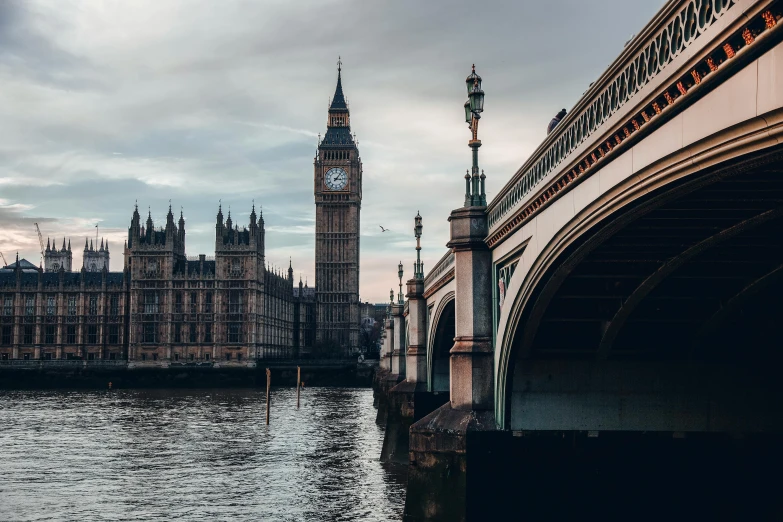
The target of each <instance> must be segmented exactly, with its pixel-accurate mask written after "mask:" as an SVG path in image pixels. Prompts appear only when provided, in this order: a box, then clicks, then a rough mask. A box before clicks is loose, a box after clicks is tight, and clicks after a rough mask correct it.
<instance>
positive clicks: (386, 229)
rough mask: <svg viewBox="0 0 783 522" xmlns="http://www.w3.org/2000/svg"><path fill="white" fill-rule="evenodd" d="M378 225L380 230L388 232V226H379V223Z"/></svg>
mask: <svg viewBox="0 0 783 522" xmlns="http://www.w3.org/2000/svg"><path fill="white" fill-rule="evenodd" d="M378 226H379V227H381V232H388V231H389V229H388V228H383V226H381V225H378Z"/></svg>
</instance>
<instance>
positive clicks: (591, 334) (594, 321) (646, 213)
mask: <svg viewBox="0 0 783 522" xmlns="http://www.w3.org/2000/svg"><path fill="white" fill-rule="evenodd" d="M782 119H783V113H782V112H781V111H780V110H778V111H775V112H773V113H771V114H769V115H767V117H766V118H756V119H754V120H751V121H747V122H744V123H743V124H740V125H737V126H733V127H730V128H727V129H725V130H723V131H721V132H719V133H716V134H714V135H712V136H710V137H709V138H706V139H703V140H701V141H699V142H696V143H695V144H692V145H691V146H689V147H685V148H683V149H681V150H677V151H676V152H675V153H674V154H671V155H670V156H668V157H666V158H664V159H662V160H660V161H657V162H656V163H653V164H652V165H650V166H648V167H646V168H644V169H641V170H640V171H638V172H636V173H635V174H634V175H632V176H628V177H626V178H625V179H623V180H622V181H619V182H617V183H616V185H615V186H614V187H613V188H611V189H610V190H607V191H606V192H604V193H603V194H602V195H601V197H598V198H596V199H595V200H593V201H592V202H591V203H589V204H587V205H585V206H584V208H583V209H582V210H581V211H580V212H576V213H575V214H573V215H572V217H571V218H570V219H568V220H567V221H566V222H564V223H561V224H559V226H554V225H553V226H552V228H553V230H552V231H551V234H550V235H549V236H546V234H541V233H539V232H540V230H541V229H542V228H544V227H542V226H541V220H542V218H541V217H539V218H538V219H539V224H538V228H537V229H535V230H536V231H537V232H536V234H527V239H526V238H525V237H522V241H529V242H530V244H531V246H533V248H530V247H529V248H527V249H526V250H525V252H524V253H523V259H522V260H521V261H520V266H521V267H522V270H519V269H518V270H517V277H514V278H512V280H511V282H510V285H509V287H508V289H507V297H506V304H505V306H504V307H503V309H502V310H501V312H500V315H499V321H498V328H497V332H498V335H497V344H496V375H497V381H496V418H497V421H498V424H499V425H500V426H501V427H504V428H511V429H518V428H519V427H518V426H516V425H515V422H514V419H513V418H512V417H513V416H514V414H513V412H512V399H513V396H514V393H515V385H514V374H515V372H516V371H517V370H518V369H519V367H520V365H524V364H526V363H525V361H530V360H531V359H533V358H539V357H544V358H546V357H552V356H558V357H559V356H564V357H574V358H587V359H590V360H598V361H602V360H607V359H617V358H618V357H630V358H633V357H639V356H640V354H641V353H642V352H643V351H644V350H647V353H648V355H649V356H650V357H653V358H655V357H661V356H662V352H666V350H662V349H661V348H660V346H656V345H655V343H656V342H658V343H662V342H664V343H666V344H667V345H670V346H669V348H670V349H669V351H670V352H671V351H672V349H673V348H672V347H674V346H675V345H676V348H678V349H684V350H685V352H684V353H685V354H683V353H677V354H675V353H668V354H663V355H665V357H664V358H667V357H668V358H672V357H674V358H683V357H684V358H685V359H688V360H693V359H699V357H702V356H704V355H705V350H704V347H705V344H708V343H714V342H715V340H716V338H720V335H719V333H718V332H720V331H722V328H721V326H722V325H723V321H724V319H725V318H726V317H727V316H728V315H729V314H730V311H731V310H737V309H739V307H740V306H741V305H748V303H751V304H752V301H753V299H754V298H755V299H767V300H768V299H769V295H770V294H769V289H770V288H781V287H783V285H781V280H782V279H783V277H782V276H781V273H783V267H782V266H781V263H783V243H782V242H781V239H779V237H783V236H776V235H775V234H779V231H780V229H781V228H783V213H782V212H783V205H782V204H781V201H782V200H781V197H783V196H781V195H782V194H783V183H782V181H783V150H781V148H780V147H779V146H777V143H779V140H780V137H781V135H783V130H781V128H780V127H781V123H780V122H781V120H782ZM780 143H783V142H780ZM628 154H630V151H628V152H626V153H625V155H628ZM622 161H624V160H623V157H622V156H621V157H618V158H617V159H616V160H615V162H622ZM611 165H612V164H609V166H611ZM604 168H606V167H604ZM598 174H600V171H599V173H598ZM586 181H589V179H588V180H586ZM597 183H598V182H597V181H596V184H597ZM743 184H744V186H743ZM754 184H755V187H752V185H754ZM576 188H577V189H578V188H579V187H578V186H577V187H576ZM745 189H747V190H748V191H749V192H748V194H749V195H750V196H752V197H750V198H749V199H747V198H746V201H751V200H752V201H753V202H754V203H752V204H750V203H749V204H745V205H744V206H743V204H740V205H735V206H734V207H731V206H730V203H731V201H737V202H741V201H742V199H743V198H733V197H731V194H732V192H733V194H737V191H738V190H745ZM721 191H723V192H721ZM716 194H717V195H716ZM721 194H722V195H721ZM710 198H713V200H714V201H713V202H714V203H715V204H717V205H723V207H720V208H721V212H722V213H723V214H724V215H730V216H732V217H730V218H728V219H721V218H720V217H719V216H717V215H715V216H712V215H710V214H712V213H711V212H710V206H709V205H706V204H704V202H705V201H708V200H710ZM776 198H777V199H776ZM555 204H557V202H555ZM683 205H686V206H683ZM687 205H692V206H693V205H695V206H694V207H693V208H690V209H689V208H686V207H687ZM726 205H729V206H726ZM553 207H554V205H553ZM550 208H552V207H550ZM690 211H694V212H693V213H692V215H691V216H688V212H690ZM715 214H717V213H715ZM667 215H668V217H667ZM676 216H679V217H676ZM666 219H671V220H672V223H675V222H678V221H684V222H685V225H683V226H681V227H679V229H680V230H686V229H687V227H688V225H687V223H688V221H687V220H688V219H693V220H696V221H694V222H697V223H698V225H697V227H696V228H699V230H700V232H698V233H695V232H694V234H691V235H687V234H685V235H684V236H683V237H682V238H680V240H679V243H678V242H677V240H673V241H668V242H667V241H662V242H661V244H660V245H658V247H656V248H653V249H652V250H650V251H648V252H647V254H648V255H649V256H650V259H645V258H644V255H642V254H644V253H645V251H644V250H643V249H642V248H647V247H649V245H644V244H643V243H644V241H637V242H636V245H637V247H638V248H635V247H634V245H635V243H634V236H633V234H636V236H635V237H636V239H638V238H639V237H642V235H643V234H644V233H646V232H644V231H645V230H647V229H649V227H650V226H651V223H655V222H656V220H657V221H658V222H659V223H660V222H665V220H666ZM698 220H701V221H698ZM656 226H657V225H656ZM664 229H666V227H663V228H662V229H661V230H664ZM677 229H678V227H677V226H675V225H673V224H672V226H670V227H669V228H668V230H669V231H674V232H676V231H677ZM518 233H520V234H521V235H522V236H525V235H526V234H525V232H524V229H523V231H520V232H518ZM754 241H755V242H754ZM743 242H744V243H743ZM765 243H766V244H768V245H770V246H771V248H770V249H769V251H768V252H767V253H766V254H764V253H763V251H764V244H765ZM729 245H740V246H739V247H736V248H733V249H730V248H728V246H729ZM743 245H744V246H745V247H746V248H745V249H744V250H743V249H742V246H743ZM622 249H625V250H624V251H622V252H621V250H622ZM728 251H731V252H733V254H732V255H734V256H736V257H735V258H734V259H733V261H735V262H736V263H740V264H742V263H745V264H746V265H748V266H750V265H753V267H754V268H753V269H747V270H746V271H745V272H744V273H743V274H736V273H735V274H730V273H727V271H726V268H727V265H728V263H724V265H726V266H723V267H721V263H722V262H723V261H724V259H721V257H722V256H726V255H727V252H728ZM760 252H762V253H760ZM612 256H614V257H612ZM623 256H625V258H624V259H623ZM776 256H778V257H777V258H776ZM602 263H603V267H602V266H601V265H602ZM623 263H625V266H624V265H623ZM607 267H613V268H616V267H620V270H621V271H622V270H625V269H628V267H632V268H631V269H630V270H629V273H625V274H624V273H622V272H619V273H617V274H614V275H615V276H618V277H616V278H615V279H613V280H612V278H611V277H602V274H601V270H603V269H607ZM700 267H701V268H700ZM704 267H708V268H709V270H710V271H711V272H710V273H709V276H708V277H705V278H704V279H706V280H708V281H710V283H709V284H712V285H713V286H714V287H715V292H714V293H713V294H710V299H708V300H707V301H709V302H703V303H697V304H694V303H693V300H694V295H693V294H695V293H696V292H695V290H694V291H688V290H687V289H686V290H683V288H685V287H686V286H687V285H695V284H696V283H693V282H692V281H690V282H688V283H687V284H682V283H681V281H680V280H687V277H688V274H689V273H690V274H691V276H692V277H693V278H694V279H695V278H697V277H699V275H698V274H694V273H693V271H696V272H698V270H701V269H704ZM689 271H690V272H689ZM604 275H607V276H610V275H612V274H604ZM580 276H584V279H585V281H587V282H585V281H582V280H579V277H580ZM620 276H623V277H620ZM589 277H594V279H595V281H588V279H589ZM726 277H728V278H729V279H731V278H734V279H733V283H732V284H727V283H726V281H724V280H723V279H721V278H726ZM719 281H722V282H720V283H719V284H718V283H716V282H719ZM678 282H679V285H678ZM713 283H714V284H713ZM709 284H708V286H709ZM580 285H581V286H580ZM590 285H593V286H592V287H591V286H590ZM602 285H603V286H602ZM606 285H609V286H606ZM694 288H695V286H694ZM700 291H701V292H703V291H704V287H702V288H701V290H700ZM569 292H570V293H571V294H573V293H574V292H576V294H579V292H581V294H580V295H581V297H583V298H584V302H583V303H580V302H579V300H578V299H579V297H580V295H571V294H569ZM590 292H593V293H594V294H595V295H594V296H593V297H595V299H593V304H592V305H588V307H587V308H586V307H585V306H584V303H589V302H590ZM677 292H681V294H682V295H677ZM666 299H669V300H670V303H669V305H668V306H667V307H666V309H670V310H673V311H675V312H674V313H676V314H680V316H679V317H667V318H663V317H661V318H660V319H655V317H656V312H660V307H657V309H654V308H655V307H653V308H651V306H652V305H653V304H655V303H656V302H662V301H665V300H666ZM678 299H679V300H680V301H678ZM671 303H674V304H671ZM683 303H688V304H687V305H684V304H683ZM590 306H592V307H593V309H592V310H591V309H590ZM558 314H559V315H558ZM569 314H576V316H575V317H572V318H571V319H574V320H573V322H571V323H566V322H565V319H566V318H568V315H569ZM591 314H593V315H591ZM659 316H660V314H659ZM558 317H560V318H561V319H563V320H562V321H558V320H556V319H557V318H558ZM664 319H665V320H664ZM645 321H647V322H648V323H649V324H647V325H646V326H645V325H644V324H643V323H644V322H645ZM678 321H679V323H682V324H680V327H676V326H672V325H676V324H678ZM656 325H657V326H656ZM660 325H665V327H661V326H660ZM749 325H750V323H747V322H746V323H745V324H744V326H743V325H739V326H738V325H736V324H735V325H734V333H733V334H732V335H733V337H732V339H736V338H737V335H742V333H741V332H746V331H747V328H748V327H749ZM755 326H758V325H755ZM656 329H657V331H656ZM738 332H739V333H738ZM675 333H679V334H681V335H682V336H683V337H682V338H680V339H677V340H676V342H673V341H671V339H669V340H667V339H666V338H665V335H667V334H668V335H672V334H675ZM768 333H769V332H768ZM772 335H777V336H778V337H776V338H777V339H779V340H783V339H782V338H781V336H780V334H779V332H778V333H774V332H772ZM634 342H637V343H640V346H641V345H644V350H641V351H639V350H636V351H634V349H633V348H632V347H631V348H629V347H630V346H631V345H633V344H634ZM724 344H725V343H724ZM686 345H687V346H686ZM725 351H726V350H725V349H724V352H725ZM724 355H726V354H724ZM517 384H518V386H522V383H517Z"/></svg>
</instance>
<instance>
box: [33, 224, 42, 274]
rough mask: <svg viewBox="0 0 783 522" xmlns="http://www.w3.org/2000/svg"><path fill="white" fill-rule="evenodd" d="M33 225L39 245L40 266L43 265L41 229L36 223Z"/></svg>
mask: <svg viewBox="0 0 783 522" xmlns="http://www.w3.org/2000/svg"><path fill="white" fill-rule="evenodd" d="M34 225H35V231H36V232H38V244H39V245H41V264H43V260H44V246H43V236H42V235H41V228H40V227H39V226H38V223H34Z"/></svg>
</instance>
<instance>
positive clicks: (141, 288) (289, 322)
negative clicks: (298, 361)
mask: <svg viewBox="0 0 783 522" xmlns="http://www.w3.org/2000/svg"><path fill="white" fill-rule="evenodd" d="M71 260H72V256H71V250H70V248H69V247H68V246H66V245H65V242H63V248H62V249H60V250H59V251H58V250H56V249H53V248H52V247H51V244H49V246H47V249H46V251H45V259H44V261H45V265H46V271H43V270H40V269H39V268H37V267H36V266H35V265H33V264H32V263H29V262H28V261H26V260H24V259H22V260H18V261H17V262H15V263H13V264H11V265H9V266H7V267H5V268H2V269H0V305H2V309H0V360H8V359H73V358H77V359H87V360H93V359H109V360H119V359H127V360H128V361H129V363H131V364H133V365H139V366H167V365H170V364H184V363H196V362H199V363H209V364H219V365H233V366H236V365H241V366H253V365H255V361H256V359H259V358H292V357H301V356H307V355H309V353H310V352H311V350H312V347H313V343H314V340H315V292H314V289H312V288H309V287H307V286H306V285H303V284H302V282H301V281H300V282H299V284H298V285H295V284H294V274H293V267H292V266H290V264H289V267H288V271H287V273H282V272H279V271H276V270H272V269H270V268H269V267H268V266H267V265H266V262H265V258H264V220H263V217H261V216H257V215H256V212H255V208H253V210H252V211H251V213H250V223H249V228H246V227H242V228H239V227H238V226H236V225H234V224H233V222H232V220H231V215H230V214H229V216H228V219H226V220H225V222H224V221H223V212H222V209H219V210H218V214H217V224H216V233H215V257H214V258H210V259H207V257H206V256H204V255H200V256H198V257H195V258H188V257H187V256H186V255H185V220H184V218H183V216H182V215H181V214H180V218H179V222H178V224H176V225H175V223H174V216H173V214H172V212H171V208H169V212H168V215H167V219H166V225H165V227H162V228H158V229H156V228H155V226H154V223H153V221H152V217H151V215H150V216H148V217H147V221H146V223H145V224H144V225H142V223H141V220H140V216H139V212H138V208H137V209H136V210H134V212H133V216H132V218H131V226H130V228H129V230H128V241H127V243H126V245H125V252H124V269H123V271H122V272H110V271H109V270H108V267H109V248H108V242H105V241H103V240H102V241H101V244H100V246H99V247H98V248H95V245H94V244H90V243H89V242H86V244H85V251H84V263H83V266H82V269H81V271H80V272H71V270H70V268H71Z"/></svg>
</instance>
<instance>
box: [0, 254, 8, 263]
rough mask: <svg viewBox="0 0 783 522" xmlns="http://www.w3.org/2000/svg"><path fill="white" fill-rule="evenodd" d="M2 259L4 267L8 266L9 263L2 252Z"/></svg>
mask: <svg viewBox="0 0 783 522" xmlns="http://www.w3.org/2000/svg"><path fill="white" fill-rule="evenodd" d="M0 257H2V258H3V266H8V261H6V260H5V256H4V255H3V253H2V252H0Z"/></svg>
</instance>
